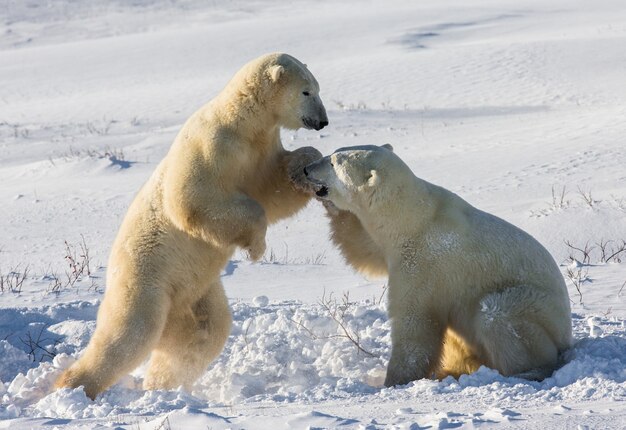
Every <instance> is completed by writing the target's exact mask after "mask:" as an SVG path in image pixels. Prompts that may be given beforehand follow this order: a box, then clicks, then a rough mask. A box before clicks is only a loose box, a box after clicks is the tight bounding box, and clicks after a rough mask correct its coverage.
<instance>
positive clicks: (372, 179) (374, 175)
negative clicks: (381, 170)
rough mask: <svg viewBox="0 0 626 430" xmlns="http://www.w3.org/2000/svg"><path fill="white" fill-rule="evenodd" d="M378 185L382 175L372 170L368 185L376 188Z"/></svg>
mask: <svg viewBox="0 0 626 430" xmlns="http://www.w3.org/2000/svg"><path fill="white" fill-rule="evenodd" d="M378 184H380V175H379V174H378V172H377V171H376V170H370V176H369V178H367V185H368V186H370V187H375V186H376V185H378Z"/></svg>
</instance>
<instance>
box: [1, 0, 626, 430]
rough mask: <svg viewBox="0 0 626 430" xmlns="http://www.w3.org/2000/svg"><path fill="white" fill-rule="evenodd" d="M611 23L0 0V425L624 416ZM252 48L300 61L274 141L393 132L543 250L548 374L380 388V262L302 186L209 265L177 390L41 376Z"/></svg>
mask: <svg viewBox="0 0 626 430" xmlns="http://www.w3.org/2000/svg"><path fill="white" fill-rule="evenodd" d="M625 23H626V8H624V7H623V2H621V1H618V0H599V1H595V2H571V1H565V0H556V1H551V2H540V1H536V0H518V1H515V2H512V1H495V0H488V1H480V2H478V1H470V2H455V1H453V0H442V1H432V0H431V1H422V2H414V1H410V0H389V1H369V2H362V1H357V0H346V1H342V2H336V1H315V2H314V1H311V0H294V1H290V2H279V1H274V0H255V1H251V2H247V1H243V0H230V1H227V0H216V1H213V2H204V1H201V0H180V1H171V0H139V1H133V2H124V1H119V0H117V1H116V0H109V1H96V0H86V1H81V2H74V1H69V0H60V1H54V2H53V1H43V0H41V1H37V0H29V1H17V0H15V1H13V0H9V1H5V2H3V3H2V4H1V6H0V34H2V37H0V148H1V149H2V150H1V151H0V184H1V185H0V202H1V205H0V226H2V233H3V234H2V236H1V237H0V276H1V277H0V281H1V282H0V287H1V292H0V399H1V401H0V428H11V429H21V428H61V427H67V428H94V427H113V428H129V429H130V428H133V429H137V428H139V429H164V428H165V429H167V428H171V429H179V428H180V429H187V428H212V429H222V428H224V429H226V428H242V429H267V428H273V429H283V428H284V429H289V428H354V429H357V428H358V429H380V428H397V429H418V428H434V429H446V428H475V427H480V428H492V427H494V428H518V427H519V428H541V429H555V428H559V429H561V428H573V429H601V428H606V429H619V428H626V424H624V423H626V327H625V321H626V250H625V248H626V244H624V241H625V240H626V170H625V169H624V166H626V150H625V149H624V148H625V147H626V137H625V136H626V121H625V120H624V119H625V118H626V86H625V85H624V77H625V76H626V49H624V47H625V46H626V24H625ZM272 51H283V52H287V53H290V54H292V55H294V56H295V57H297V58H299V59H301V60H302V61H303V62H305V63H307V64H308V67H309V68H310V70H311V71H312V72H313V73H314V74H315V76H316V78H317V80H318V81H319V83H320V86H321V97H322V100H323V101H324V103H325V105H326V107H327V110H328V114H329V119H330V125H329V126H328V127H327V128H325V129H324V130H323V131H321V132H313V131H307V130H299V131H285V132H284V133H283V142H284V145H285V146H286V147H287V149H294V148H298V147H301V146H305V145H313V146H315V147H317V148H319V149H320V151H322V152H323V153H324V154H328V153H330V152H332V151H333V150H334V149H336V148H338V147H342V146H351V145H363V144H383V143H391V144H392V145H393V146H394V150H395V152H396V153H397V154H398V155H400V157H402V158H403V159H404V160H405V161H406V163H407V164H408V165H409V166H410V167H411V168H412V169H413V171H414V172H415V173H416V175H417V176H419V177H421V178H423V179H426V180H428V181H430V182H434V183H436V184H439V185H442V186H444V187H446V188H448V189H450V190H452V191H453V192H455V193H457V194H459V195H460V196H461V197H463V198H464V199H466V200H467V201H469V202H470V203H471V204H473V205H475V206H477V207H478V208H480V209H482V210H485V211H488V212H490V213H493V214H495V215H497V216H500V217H502V218H504V219H506V220H507V221H510V222H511V223H513V224H515V225H517V226H519V227H521V228H522V229H524V230H526V231H528V232H529V233H531V234H532V235H533V236H535V237H536V238H537V239H538V240H539V241H540V242H541V243H543V244H544V245H545V246H546V248H547V249H548V250H549V251H550V252H551V254H552V255H553V257H554V259H555V260H556V261H557V263H559V265H560V267H561V270H562V273H563V276H564V277H565V279H566V282H567V285H568V288H569V293H570V298H571V301H572V312H573V314H572V319H573V326H574V336H575V339H576V343H575V345H574V346H573V347H572V348H571V350H569V351H566V352H565V353H564V354H563V357H562V358H561V359H562V365H561V367H560V368H559V369H558V370H556V371H555V372H554V374H553V375H552V376H551V377H549V378H547V379H545V380H544V381H541V382H536V381H528V380H524V379H518V378H513V377H503V376H501V375H499V374H498V373H497V372H496V371H494V370H492V369H488V368H484V367H483V368H481V369H480V370H478V371H477V372H476V373H474V374H472V375H464V376H462V377H461V378H459V379H458V380H456V379H453V378H447V379H445V380H443V381H437V380H419V381H414V382H412V383H410V384H408V385H406V386H401V387H395V388H385V387H384V386H383V381H384V377H385V369H386V365H387V362H388V359H389V355H390V324H389V319H388V315H387V313H386V301H385V293H386V286H385V280H384V279H365V278H363V277H362V276H360V275H358V274H356V273H354V272H353V271H352V270H351V269H350V268H349V267H348V266H346V264H345V263H344V261H343V259H342V258H341V256H340V254H339V253H338V251H337V250H336V249H335V248H334V247H333V246H332V244H331V243H330V242H329V240H328V226H327V225H326V224H327V223H326V219H325V217H324V209H323V207H322V206H321V205H320V204H319V203H318V202H312V203H311V204H310V205H309V206H308V207H307V208H306V209H305V210H303V211H302V212H300V213H299V214H297V215H296V216H294V217H292V218H290V219H288V220H285V221H283V222H280V223H279V224H277V225H275V226H273V227H272V228H271V229H270V230H269V232H268V251H267V253H266V255H265V257H264V259H263V261H262V262H260V263H256V264H253V263H250V262H248V261H246V260H245V258H244V256H243V254H239V253H237V254H236V255H235V256H234V257H233V259H232V260H231V261H230V262H229V264H228V265H227V267H226V268H225V270H224V273H223V275H222V280H223V283H224V285H225V287H226V291H227V294H228V296H229V298H230V301H231V307H232V312H233V318H234V323H233V329H232V334H231V336H230V338H229V341H228V343H227V345H226V347H225V349H224V351H223V353H222V354H221V355H220V356H219V357H218V358H217V359H216V360H215V362H214V363H212V364H211V365H210V366H209V367H208V369H207V371H206V372H205V374H204V375H203V376H202V377H201V378H200V379H199V380H198V382H197V383H196V385H195V386H194V389H193V390H192V391H191V392H186V391H184V390H182V389H179V390H174V391H144V390H142V388H141V382H142V379H143V375H144V368H143V367H140V368H138V369H136V370H135V371H134V372H133V373H132V374H130V375H128V376H127V377H125V378H124V379H123V380H121V381H119V383H117V384H116V385H114V386H113V387H112V388H111V389H109V390H107V391H106V392H104V393H103V394H102V395H100V396H98V397H97V398H96V400H95V401H91V400H90V399H89V398H88V397H86V396H85V393H84V392H83V391H82V389H80V388H77V389H74V390H69V389H62V390H58V391H53V390H52V384H53V382H54V380H55V378H56V377H57V376H58V375H59V374H60V372H61V371H62V369H65V368H66V367H67V366H69V365H70V364H71V363H72V362H73V361H74V360H75V359H76V358H77V357H78V356H79V355H80V353H81V351H82V350H83V349H84V348H85V346H86V345H87V343H88V341H89V339H90V336H91V334H92V333H93V330H94V328H95V318H96V312H97V309H98V305H99V303H100V301H101V299H102V294H103V292H104V288H105V276H106V264H107V256H108V253H109V251H110V247H111V244H112V242H113V239H114V237H115V234H116V233H117V228H118V226H119V224H120V222H121V220H122V218H123V216H124V214H125V211H126V209H127V208H128V205H129V203H130V201H131V200H132V198H133V196H134V194H135V193H136V192H137V191H138V189H139V187H140V186H141V184H142V183H143V182H144V181H145V180H146V179H147V178H148V176H149V175H150V174H151V172H152V171H153V169H154V168H155V166H156V164H157V163H158V162H159V161H160V159H161V158H162V157H163V156H164V155H165V153H166V152H167V150H168V148H169V145H170V143H171V142H172V140H173V138H174V136H175V135H176V132H177V130H178V129H179V128H180V126H181V125H182V123H183V122H184V121H185V119H186V118H187V117H188V116H189V115H191V114H192V113H193V112H194V110H195V109H197V108H198V107H199V106H200V105H202V104H203V103H205V102H206V101H208V100H209V99H210V98H211V97H213V96H214V95H215V94H217V93H218V92H219V91H220V90H221V88H222V87H223V86H224V84H225V83H226V82H227V80H228V79H229V78H230V76H231V75H232V74H233V73H234V72H236V71H237V70H238V69H239V68H240V67H241V66H242V65H243V64H245V63H246V62H247V61H249V60H250V59H252V58H255V57H257V56H259V55H261V54H263V53H267V52H272ZM444 239H445V240H443V239H442V240H441V241H440V243H433V246H440V247H445V246H449V244H450V243H452V241H453V238H444Z"/></svg>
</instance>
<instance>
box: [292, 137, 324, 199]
mask: <svg viewBox="0 0 626 430" xmlns="http://www.w3.org/2000/svg"><path fill="white" fill-rule="evenodd" d="M288 157H289V160H288V161H287V174H288V175H289V180H290V181H291V184H292V185H293V187H294V188H295V189H296V190H298V191H302V192H304V193H306V194H311V195H314V194H315V189H314V187H313V186H312V184H311V183H310V182H309V181H307V180H306V176H305V174H304V168H305V167H306V166H308V165H309V164H311V163H313V162H315V161H317V160H319V159H320V158H322V153H321V152H319V151H318V150H317V149H315V148H313V147H312V146H305V147H303V148H298V149H296V150H295V151H293V152H291V153H290V154H289V155H288Z"/></svg>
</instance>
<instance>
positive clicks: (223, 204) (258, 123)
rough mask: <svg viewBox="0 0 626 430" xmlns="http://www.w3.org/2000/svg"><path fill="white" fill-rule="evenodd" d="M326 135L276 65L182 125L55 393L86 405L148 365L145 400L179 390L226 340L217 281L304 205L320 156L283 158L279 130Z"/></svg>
mask: <svg viewBox="0 0 626 430" xmlns="http://www.w3.org/2000/svg"><path fill="white" fill-rule="evenodd" d="M327 124H328V118H327V116H326V111H325V109H324V105H323V104H322V101H321V99H320V97H319V85H318V83H317V81H316V80H315V78H314V77H313V75H312V74H311V73H310V72H309V71H308V69H307V67H306V66H305V65H304V64H302V63H301V62H300V61H298V60H297V59H295V58H294V57H291V56H289V55H286V54H270V55H265V56H262V57H260V58H257V59H256V60H253V61H251V62H250V63H248V64H247V65H245V66H244V67H243V68H242V69H241V70H240V71H239V72H238V73H237V74H236V75H235V76H234V77H233V78H232V80H231V81H230V82H229V83H228V85H227V86H226V87H225V88H224V90H223V91H222V92H221V93H220V94H219V95H218V96H217V97H215V99H213V100H212V101H211V102H209V103H208V104H207V105H205V106H204V107H202V108H201V109H200V110H198V111H197V112H196V113H194V114H193V115H192V116H191V117H190V118H189V120H187V122H186V123H185V124H184V126H183V128H182V129H181V131H180V133H179V134H178V136H177V137H176V140H175V141H174V143H173V144H172V147H171V149H170V151H169V152H168V154H167V156H166V157H165V158H164V159H163V161H162V162H161V163H160V164H159V165H158V167H157V168H156V170H155V172H154V173H153V175H152V176H151V178H150V179H149V180H148V182H147V183H146V184H145V185H144V186H143V188H142V189H141V190H140V191H139V193H138V195H137V196H136V197H135V199H134V201H133V202H132V204H131V206H130V208H129V210H128V213H127V214H126V217H125V219H124V221H123V223H122V226H121V228H120V231H119V233H118V235H117V238H116V240H115V243H114V244H113V249H112V251H111V256H110V259H109V266H108V273H107V289H106V294H105V296H104V300H103V301H102V304H101V306H100V310H99V311H98V319H97V325H96V330H95V333H94V335H93V337H92V339H91V341H90V343H89V345H88V346H87V348H86V350H85V352H84V354H83V355H82V357H81V358H80V359H79V360H78V361H77V362H76V363H74V364H73V365H72V366H71V367H70V368H69V369H68V370H66V371H65V372H64V373H63V374H62V375H61V377H60V378H59V379H58V380H57V382H56V386H57V387H78V386H81V385H82V386H84V389H85V392H86V394H87V395H88V396H89V397H91V398H92V399H93V398H94V397H95V396H96V395H97V394H98V393H100V392H101V391H103V390H105V389H106V388H107V387H109V386H110V385H112V384H113V383H115V381H116V380H118V379H119V378H120V377H121V376H122V375H124V374H126V373H128V372H129V371H131V370H132V369H134V368H135V367H137V366H138V365H139V364H140V363H141V362H142V361H143V360H144V359H145V358H146V357H147V356H148V355H149V354H150V353H152V355H151V359H150V364H149V367H148V371H147V374H146V377H145V381H144V387H145V388H147V389H157V388H175V387H178V386H180V385H183V386H185V387H187V388H189V387H190V386H191V384H193V382H194V381H195V380H196V379H197V377H198V376H199V375H200V374H201V373H202V371H203V370H204V369H205V368H206V366H207V365H208V363H210V362H211V361H212V360H213V359H214V358H215V357H216V356H217V355H218V354H219V353H220V352H221V350H222V348H223V346H224V343H225V342H226V339H227V338H228V335H229V333H230V327H231V321H232V319H231V314H230V309H229V307H228V302H227V299H226V295H225V294H224V289H223V287H222V284H221V282H220V272H221V270H222V269H223V268H224V266H225V265H226V263H227V262H228V259H229V258H230V256H231V255H232V254H233V252H234V250H235V249H236V248H237V247H239V248H242V249H244V250H245V251H247V253H248V254H249V256H250V258H251V259H253V260H258V259H259V258H261V257H262V255H263V253H264V252H265V231H266V229H267V225H268V224H271V223H273V222H276V221H277V220H279V219H281V218H285V217H287V216H290V215H292V214H294V213H295V212H297V211H298V210H300V209H301V208H302V207H304V206H305V205H306V203H307V202H308V200H309V196H310V195H311V193H310V189H309V190H307V188H306V187H307V185H306V183H305V181H304V175H303V173H302V172H303V168H304V166H306V165H307V164H309V163H311V162H313V161H315V160H317V159H319V158H321V154H320V153H319V151H317V150H316V149H314V148H311V147H305V148H300V149H297V150H295V151H293V152H288V151H286V150H285V149H283V147H282V144H281V141H280V128H281V127H285V128H290V129H297V128H300V127H305V128H309V129H316V130H320V129H321V128H322V127H324V126H325V125H327ZM307 191H308V192H307Z"/></svg>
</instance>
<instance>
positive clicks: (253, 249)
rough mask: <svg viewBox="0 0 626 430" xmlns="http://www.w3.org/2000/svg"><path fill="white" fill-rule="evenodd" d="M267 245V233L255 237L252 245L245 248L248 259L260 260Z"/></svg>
mask: <svg viewBox="0 0 626 430" xmlns="http://www.w3.org/2000/svg"><path fill="white" fill-rule="evenodd" d="M266 247H267V245H266V244H265V234H263V236H262V237H258V238H255V239H254V240H253V241H252V243H251V244H250V246H248V247H246V248H245V252H246V254H247V256H248V259H249V260H252V261H259V260H260V259H261V257H263V254H265V249H266Z"/></svg>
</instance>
